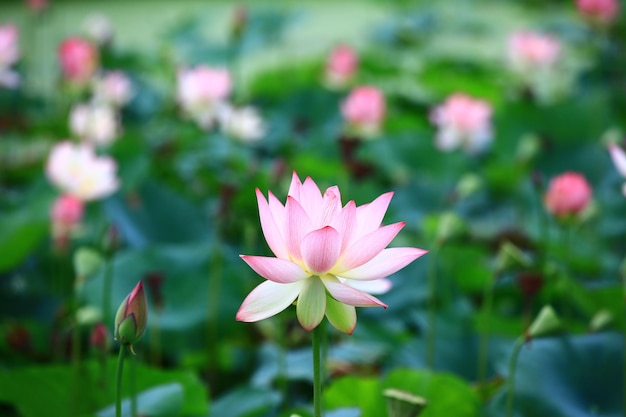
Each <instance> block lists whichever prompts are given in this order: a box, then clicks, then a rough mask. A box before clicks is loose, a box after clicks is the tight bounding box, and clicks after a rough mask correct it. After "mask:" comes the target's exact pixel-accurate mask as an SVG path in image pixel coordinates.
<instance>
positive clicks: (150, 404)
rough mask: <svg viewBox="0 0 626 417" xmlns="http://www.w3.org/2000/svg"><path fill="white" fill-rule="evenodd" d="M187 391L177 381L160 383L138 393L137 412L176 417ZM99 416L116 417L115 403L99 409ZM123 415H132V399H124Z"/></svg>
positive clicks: (153, 415)
mask: <svg viewBox="0 0 626 417" xmlns="http://www.w3.org/2000/svg"><path fill="white" fill-rule="evenodd" d="M184 400H185V392H184V390H183V387H182V385H180V384H179V383H177V382H173V383H171V384H165V385H159V386H157V387H154V388H150V389H148V390H145V391H142V392H140V393H139V394H138V395H137V413H138V414H139V415H146V416H150V417H176V416H179V415H180V413H181V410H182V408H183V404H184ZM96 414H97V416H98V417H115V405H111V406H109V407H107V408H105V409H104V410H101V411H98V412H97V413H96ZM122 416H123V417H130V416H131V410H130V399H129V398H126V399H124V401H122Z"/></svg>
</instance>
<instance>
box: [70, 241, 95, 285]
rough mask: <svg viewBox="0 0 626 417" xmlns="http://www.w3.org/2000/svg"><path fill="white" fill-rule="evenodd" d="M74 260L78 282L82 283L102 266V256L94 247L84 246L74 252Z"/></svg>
mask: <svg viewBox="0 0 626 417" xmlns="http://www.w3.org/2000/svg"><path fill="white" fill-rule="evenodd" d="M73 261H74V271H75V272H76V280H77V283H82V282H84V281H85V279H86V278H87V277H89V276H91V275H93V274H94V273H95V272H96V271H97V270H98V269H99V268H100V265H102V256H101V255H100V253H98V252H97V251H96V250H94V249H91V248H85V247H82V248H78V250H76V252H75V253H74V259H73Z"/></svg>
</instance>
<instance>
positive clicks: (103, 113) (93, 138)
mask: <svg viewBox="0 0 626 417" xmlns="http://www.w3.org/2000/svg"><path fill="white" fill-rule="evenodd" d="M70 130H71V131H72V133H73V134H74V135H76V136H77V137H79V138H81V139H82V140H84V141H85V142H89V143H92V144H94V145H97V146H106V145H110V144H111V143H113V141H115V139H116V138H117V136H118V134H119V132H118V130H119V123H118V119H117V114H116V113H115V111H114V110H113V108H111V107H110V106H108V105H106V104H104V103H102V104H100V103H90V104H77V105H75V106H74V107H73V108H72V111H71V113H70Z"/></svg>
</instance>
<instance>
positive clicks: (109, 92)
mask: <svg viewBox="0 0 626 417" xmlns="http://www.w3.org/2000/svg"><path fill="white" fill-rule="evenodd" d="M93 92H94V100H95V101H97V102H101V103H105V104H109V105H112V106H114V107H122V106H124V105H125V104H126V103H128V101H129V100H130V99H131V98H132V96H133V86H132V84H131V82H130V79H129V78H128V76H127V75H126V74H124V73H123V72H122V71H111V72H108V73H106V74H104V75H101V76H98V77H97V78H95V79H94V82H93Z"/></svg>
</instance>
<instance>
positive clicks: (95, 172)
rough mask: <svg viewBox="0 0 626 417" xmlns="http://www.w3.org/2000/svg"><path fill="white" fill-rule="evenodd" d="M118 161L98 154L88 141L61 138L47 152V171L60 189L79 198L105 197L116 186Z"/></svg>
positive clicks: (115, 188) (113, 190)
mask: <svg viewBox="0 0 626 417" xmlns="http://www.w3.org/2000/svg"><path fill="white" fill-rule="evenodd" d="M116 170H117V165H116V163H115V161H114V160H113V159H111V158H109V157H99V156H97V155H96V154H95V152H94V150H93V148H92V147H91V146H89V145H87V144H74V143H72V142H70V141H64V142H60V143H58V144H56V145H55V146H54V147H53V148H52V150H51V152H50V155H49V156H48V161H47V163H46V174H47V176H48V179H49V180H50V182H52V184H54V185H55V186H57V187H58V188H59V189H60V190H61V191H62V192H63V193H67V194H70V195H72V196H74V197H76V198H78V199H80V200H82V201H90V200H97V199H100V198H105V197H107V196H109V195H110V194H112V193H114V192H115V191H116V190H117V189H118V187H119V183H118V179H117V177H116Z"/></svg>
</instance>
